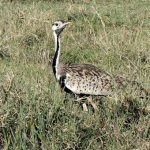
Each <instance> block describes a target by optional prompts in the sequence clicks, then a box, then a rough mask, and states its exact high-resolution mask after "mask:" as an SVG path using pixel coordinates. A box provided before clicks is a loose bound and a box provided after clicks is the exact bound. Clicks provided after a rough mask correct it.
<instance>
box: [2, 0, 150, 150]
mask: <svg viewBox="0 0 150 150" xmlns="http://www.w3.org/2000/svg"><path fill="white" fill-rule="evenodd" d="M58 19H66V20H67V19H69V20H71V22H72V24H71V25H70V26H69V27H68V28H66V29H65V31H64V33H63V34H62V46H61V47H62V53H61V61H62V62H63V63H92V64H94V65H96V66H97V67H99V68H103V69H104V70H106V71H107V72H109V73H110V74H114V75H121V76H123V77H126V78H128V79H129V80H136V81H138V82H139V83H141V84H142V85H143V86H144V87H145V88H146V89H149V87H150V30H149V29H150V5H149V2H148V0H145V1H140V0H134V1H128V0H125V1H122V0H121V1H120V0H113V1H101V0H100V1H98V0H95V1H88V0H83V1H73V0H72V1H67V0H64V1H59V0H58V1H54V0H51V1H48V0H47V1H46V0H45V1H38V0H35V1H23V0H22V1H21V0H19V1H16V0H12V1H9V0H8V1H7V0H2V1H1V2H0V145H1V147H3V149H4V150H5V149H14V150H15V149H16V150H17V149H19V150H26V149H34V150H36V149H48V150H57V149H60V150H62V149H68V150H69V149H75V150H77V149H86V150H96V149H102V150H112V149H115V150H116V149H118V150H120V149H122V150H125V149H140V150H148V149H149V147H150V143H149V141H150V113H149V112H150V102H149V100H147V99H142V100H141V99H139V98H138V97H137V96H136V94H135V93H134V90H132V89H131V87H130V88H129V89H127V91H119V90H116V92H115V93H114V95H112V96H109V97H105V98H103V99H101V100H100V101H98V100H96V99H95V102H96V103H97V105H98V107H99V111H98V112H96V113H93V111H92V108H91V107H90V106H89V111H88V112H86V113H85V112H83V110H82V108H81V106H80V104H78V103H76V102H75V98H73V97H71V96H67V97H66V96H65V93H63V92H62V91H61V90H60V88H59V86H58V85H57V83H56V82H55V79H54V77H53V74H52V69H51V67H50V62H51V58H52V57H53V54H54V40H53V35H52V31H51V24H52V22H53V21H55V20H58ZM47 21H49V24H47Z"/></svg>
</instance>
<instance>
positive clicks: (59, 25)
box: [52, 20, 70, 35]
mask: <svg viewBox="0 0 150 150" xmlns="http://www.w3.org/2000/svg"><path fill="white" fill-rule="evenodd" d="M69 23H70V22H65V21H62V20H60V21H55V22H54V23H53V24H52V30H53V31H54V32H55V33H56V34H57V35H59V34H60V33H61V32H62V31H63V29H64V28H65V27H66V25H68V24H69Z"/></svg>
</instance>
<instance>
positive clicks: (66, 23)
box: [63, 22, 71, 27]
mask: <svg viewBox="0 0 150 150" xmlns="http://www.w3.org/2000/svg"><path fill="white" fill-rule="evenodd" d="M70 23H71V22H65V23H64V24H63V26H64V27H65V26H66V25H68V24H70Z"/></svg>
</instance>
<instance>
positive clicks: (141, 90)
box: [115, 76, 150, 98]
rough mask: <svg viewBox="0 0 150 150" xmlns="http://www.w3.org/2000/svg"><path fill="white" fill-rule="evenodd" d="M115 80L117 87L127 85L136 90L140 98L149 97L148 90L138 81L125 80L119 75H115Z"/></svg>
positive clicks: (149, 91)
mask: <svg viewBox="0 0 150 150" xmlns="http://www.w3.org/2000/svg"><path fill="white" fill-rule="evenodd" d="M115 82H116V83H117V86H118V87H119V88H124V87H127V86H130V87H134V90H138V92H139V94H138V95H139V96H140V97H141V98H144V97H146V98H150V90H147V89H145V88H144V87H143V86H142V85H141V84H140V83H139V82H137V81H130V80H127V79H125V78H123V77H120V76H116V77H115Z"/></svg>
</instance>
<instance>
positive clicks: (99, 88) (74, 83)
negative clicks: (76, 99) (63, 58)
mask: <svg viewBox="0 0 150 150" xmlns="http://www.w3.org/2000/svg"><path fill="white" fill-rule="evenodd" d="M61 73H62V77H63V79H64V80H63V82H64V85H65V87H67V88H68V89H69V90H71V91H72V92H73V93H75V94H89V95H108V94H109V93H110V88H111V80H112V79H111V76H110V75H109V74H108V73H106V72H104V71H103V70H100V69H98V68H97V67H95V66H94V65H90V64H71V65H66V66H63V69H62V70H61Z"/></svg>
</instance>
